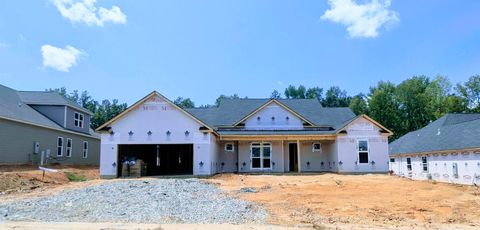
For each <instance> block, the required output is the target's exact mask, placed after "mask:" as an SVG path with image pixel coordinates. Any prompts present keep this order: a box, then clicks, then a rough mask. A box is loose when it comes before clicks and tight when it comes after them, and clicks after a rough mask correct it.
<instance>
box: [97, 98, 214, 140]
mask: <svg viewBox="0 0 480 230" xmlns="http://www.w3.org/2000/svg"><path fill="white" fill-rule="evenodd" d="M157 98H158V99H159V100H160V101H164V102H165V103H167V104H168V105H170V106H172V107H173V108H175V109H176V110H178V111H180V112H181V113H183V114H185V115H187V116H188V117H190V118H191V119H193V120H194V121H196V122H198V123H199V124H201V125H203V126H205V127H207V128H208V129H209V130H211V131H214V130H213V129H212V128H211V127H210V126H209V125H207V124H206V123H204V122H203V121H201V120H199V119H198V118H197V117H195V116H193V115H192V114H190V113H189V112H187V111H186V110H184V109H183V108H181V107H179V106H177V105H176V104H175V103H173V102H172V101H170V100H168V99H167V98H166V97H164V96H163V95H161V94H160V93H158V92H156V91H153V92H151V93H150V94H148V95H147V96H145V97H143V98H142V99H140V100H139V101H137V102H135V103H134V104H133V105H131V106H130V107H128V108H127V109H126V110H125V111H123V112H122V113H120V114H118V115H117V116H115V117H114V118H112V119H110V120H109V121H107V122H106V123H105V124H103V125H101V126H100V127H98V128H97V131H105V130H106V129H107V128H108V126H109V125H111V124H112V123H114V122H115V121H117V120H119V119H121V118H122V117H124V116H125V115H127V114H129V113H130V112H132V111H133V110H135V109H137V108H138V107H140V106H143V109H144V110H149V109H157V108H154V107H153V105H150V104H149V103H151V102H153V103H154V102H156V101H158V99H157Z"/></svg>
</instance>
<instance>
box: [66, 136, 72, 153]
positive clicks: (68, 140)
mask: <svg viewBox="0 0 480 230" xmlns="http://www.w3.org/2000/svg"><path fill="white" fill-rule="evenodd" d="M65 156H67V157H72V139H70V138H67V152H66V153H65Z"/></svg>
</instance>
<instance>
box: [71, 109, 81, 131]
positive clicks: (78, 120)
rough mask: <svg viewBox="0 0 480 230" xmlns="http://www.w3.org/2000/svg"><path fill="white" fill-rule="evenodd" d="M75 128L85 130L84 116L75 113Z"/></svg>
mask: <svg viewBox="0 0 480 230" xmlns="http://www.w3.org/2000/svg"><path fill="white" fill-rule="evenodd" d="M73 121H74V123H75V127H80V128H83V114H81V113H77V112H75V115H74V119H73Z"/></svg>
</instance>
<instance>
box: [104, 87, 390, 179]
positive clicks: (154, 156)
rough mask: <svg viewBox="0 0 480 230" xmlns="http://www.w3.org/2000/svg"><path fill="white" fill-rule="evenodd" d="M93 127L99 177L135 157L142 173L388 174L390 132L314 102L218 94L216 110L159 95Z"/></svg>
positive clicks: (346, 110) (120, 169)
mask: <svg viewBox="0 0 480 230" xmlns="http://www.w3.org/2000/svg"><path fill="white" fill-rule="evenodd" d="M97 130H98V131H99V132H102V134H101V137H102V143H101V160H100V174H101V176H102V177H119V176H122V173H123V171H124V170H123V169H125V168H128V167H129V166H128V164H129V162H132V161H135V162H136V161H139V160H141V161H143V162H144V163H145V165H144V166H145V167H144V169H145V170H144V171H145V172H144V174H146V175H162V174H193V175H212V174H215V173H219V172H257V173H264V172H265V173H270V172H277V173H283V172H321V171H330V172H339V173H366V172H387V171H388V136H390V135H391V134H392V133H391V132H390V131H389V130H388V129H386V128H385V127H383V126H382V125H380V124H379V123H377V122H375V121H374V120H373V119H371V118H369V117H368V116H365V115H360V116H355V114H354V113H353V112H352V111H351V110H350V109H349V108H324V107H322V106H321V104H320V102H319V101H318V100H316V99H224V100H222V101H221V102H220V105H219V106H218V107H214V108H197V109H182V108H180V107H178V106H177V105H175V104H174V103H172V102H171V101H170V100H168V99H167V98H165V97H163V96H162V95H161V94H159V93H157V92H152V93H150V94H149V95H147V96H146V97H144V98H143V99H141V100H140V101H138V102H137V103H135V104H133V105H132V106H130V107H129V108H128V109H127V110H126V111H124V112H123V113H121V114H119V115H118V116H117V117H115V118H113V119H112V120H110V121H108V122H107V123H105V124H103V125H102V126H101V127H99V128H98V129H97ZM141 161H140V163H141Z"/></svg>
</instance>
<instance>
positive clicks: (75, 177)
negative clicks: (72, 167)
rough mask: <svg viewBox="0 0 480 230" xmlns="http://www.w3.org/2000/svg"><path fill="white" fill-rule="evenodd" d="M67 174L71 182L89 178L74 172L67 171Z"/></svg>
mask: <svg viewBox="0 0 480 230" xmlns="http://www.w3.org/2000/svg"><path fill="white" fill-rule="evenodd" d="M65 176H67V178H68V180H69V181H71V182H79V181H86V180H87V178H86V177H85V176H84V175H78V174H76V173H73V172H65Z"/></svg>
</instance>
